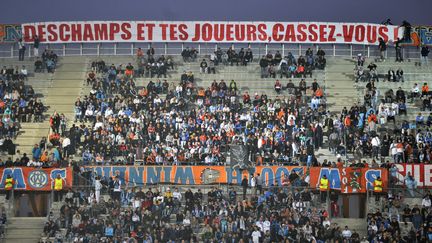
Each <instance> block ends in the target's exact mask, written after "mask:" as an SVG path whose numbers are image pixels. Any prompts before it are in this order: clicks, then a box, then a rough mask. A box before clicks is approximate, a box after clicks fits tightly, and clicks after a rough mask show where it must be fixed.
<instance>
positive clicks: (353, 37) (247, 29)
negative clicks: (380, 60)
mask: <svg viewBox="0 0 432 243" xmlns="http://www.w3.org/2000/svg"><path fill="white" fill-rule="evenodd" d="M399 28H400V27H398V26H385V25H378V24H364V23H325V22H213V21H212V22H205V21H186V22H182V21H175V22H170V21H90V22H85V21H80V22H42V23H26V24H22V32H23V36H24V41H25V42H32V41H33V37H34V36H35V35H38V36H39V38H40V40H41V42H45V43H92V42H93V43H97V42H201V43H206V42H208V43H211V42H213V43H223V42H225V43H235V42H243V43H312V44H320V43H330V44H331V43H339V44H340V43H342V44H344V43H345V44H367V45H374V44H375V45H376V44H378V40H379V38H383V39H384V41H386V42H388V41H394V40H396V39H397V37H398V36H399V37H401V36H402V34H403V30H402V29H399Z"/></svg>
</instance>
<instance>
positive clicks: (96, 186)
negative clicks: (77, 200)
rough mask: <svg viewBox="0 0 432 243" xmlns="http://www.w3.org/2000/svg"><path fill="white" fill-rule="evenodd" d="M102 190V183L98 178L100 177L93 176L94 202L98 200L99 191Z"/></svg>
mask: <svg viewBox="0 0 432 243" xmlns="http://www.w3.org/2000/svg"><path fill="white" fill-rule="evenodd" d="M101 190H102V183H101V180H100V177H99V176H97V177H96V178H95V197H96V202H97V203H99V200H100V191H101Z"/></svg>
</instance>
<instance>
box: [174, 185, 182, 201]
mask: <svg viewBox="0 0 432 243" xmlns="http://www.w3.org/2000/svg"><path fill="white" fill-rule="evenodd" d="M173 198H174V199H177V200H178V201H179V202H181V199H182V195H181V193H180V192H179V190H178V188H176V189H175V191H174V192H173Z"/></svg>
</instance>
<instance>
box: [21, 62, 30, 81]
mask: <svg viewBox="0 0 432 243" xmlns="http://www.w3.org/2000/svg"><path fill="white" fill-rule="evenodd" d="M19 79H21V80H28V71H27V68H26V67H25V66H24V65H23V66H22V68H21V70H20V74H19Z"/></svg>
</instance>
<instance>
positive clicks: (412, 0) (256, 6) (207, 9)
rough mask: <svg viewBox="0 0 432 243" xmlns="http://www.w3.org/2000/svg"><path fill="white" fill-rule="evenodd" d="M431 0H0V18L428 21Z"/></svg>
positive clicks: (16, 20) (6, 20) (5, 20)
mask: <svg viewBox="0 0 432 243" xmlns="http://www.w3.org/2000/svg"><path fill="white" fill-rule="evenodd" d="M431 9H432V0H393V1H388V0H359V1H356V0H301V1H293V0H248V1H245V0H243V1H241V0H212V1H208V0H153V1H146V0H72V1H65V0H31V1H23V0H2V14H1V15H0V23H23V22H42V21H73V20H76V21H79V20H220V21H225V20H227V21H228V20H233V21H234V20H237V21H260V20H262V21H328V22H369V23H380V22H381V21H382V20H384V19H386V18H391V19H392V20H393V23H394V24H400V22H401V21H402V20H404V19H406V20H408V21H409V22H411V24H413V25H420V24H421V25H432V21H431V20H432V18H431V17H430V16H431V14H430V11H431Z"/></svg>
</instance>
